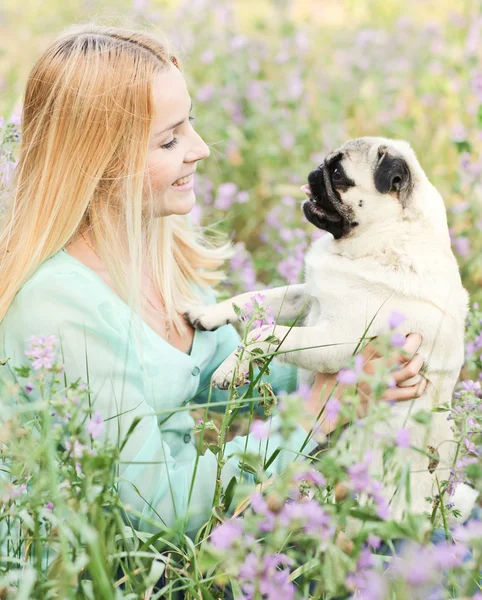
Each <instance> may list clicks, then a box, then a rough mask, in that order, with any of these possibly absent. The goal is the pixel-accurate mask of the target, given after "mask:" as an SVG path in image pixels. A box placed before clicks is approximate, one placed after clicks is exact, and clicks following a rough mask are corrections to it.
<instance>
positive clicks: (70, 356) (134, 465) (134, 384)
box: [0, 250, 316, 535]
mask: <svg viewBox="0 0 482 600" xmlns="http://www.w3.org/2000/svg"><path fill="white" fill-rule="evenodd" d="M207 302H208V303H213V302H215V298H214V294H212V293H210V294H209V299H208V301H207ZM130 317H131V310H130V309H129V307H128V306H127V304H126V303H125V302H124V301H123V300H122V299H121V298H120V297H119V296H118V295H117V294H116V293H115V292H114V291H113V290H111V288H110V287H109V286H108V285H107V284H106V283H105V282H104V281H103V279H102V278H101V277H99V276H98V275H97V274H96V273H95V272H94V271H93V270H92V269H89V268H88V267H86V266H85V265H84V264H83V263H82V262H80V261H79V260H78V259H76V258H74V257H73V256H71V255H70V254H68V253H67V252H66V251H65V250H60V251H59V252H57V253H56V254H54V255H53V256H52V257H50V258H49V259H48V260H46V261H44V263H43V264H42V265H41V266H40V267H39V268H38V269H37V270H36V272H35V273H34V274H33V275H32V277H30V279H29V280H28V281H27V282H26V283H25V284H24V285H23V286H22V288H21V289H20V290H19V291H18V293H17V295H16V296H15V298H14V300H13V302H12V304H11V305H10V307H9V309H8V311H7V313H6V315H5V317H4V319H3V320H2V322H1V323H0V344H1V345H0V351H1V354H0V356H2V357H10V361H8V362H7V364H6V365H5V366H4V367H0V373H1V379H4V380H10V381H13V382H15V381H16V378H15V375H14V373H13V371H12V369H11V367H10V365H12V366H17V367H19V366H21V365H29V364H30V363H29V360H28V358H27V357H26V356H25V354H24V351H25V349H26V348H27V347H28V345H29V339H30V336H32V335H37V336H40V335H46V336H48V335H52V334H55V335H57V336H58V337H59V339H60V342H61V345H62V348H63V353H64V356H63V358H62V354H60V349H59V355H58V360H59V361H61V362H63V363H64V365H65V374H66V376H67V378H68V381H69V382H70V381H75V380H76V379H77V378H78V377H81V378H82V381H84V382H87V370H86V355H87V361H88V370H89V382H90V388H91V390H92V394H91V398H92V400H93V408H94V410H97V411H99V412H100V414H101V415H102V417H103V418H104V420H105V419H108V418H109V417H113V416H114V415H120V416H117V417H115V418H113V419H111V420H110V421H107V422H106V428H105V432H104V434H103V436H102V437H101V438H100V439H101V440H102V439H106V438H108V439H110V440H111V441H112V442H113V443H114V444H116V443H117V442H118V440H122V439H123V438H124V437H125V434H126V433H127V431H128V430H129V427H130V425H131V423H132V421H133V420H134V419H135V418H136V417H137V416H140V415H145V416H143V418H142V419H141V421H140V423H139V424H138V425H137V427H136V429H135V430H134V433H133V435H131V437H130V439H129V441H128V443H127V444H126V445H125V447H124V449H123V450H122V453H121V464H120V470H119V475H120V479H119V494H120V497H121V499H122V500H123V502H124V503H125V504H126V505H130V506H132V507H134V508H135V509H136V510H137V511H138V512H139V513H141V514H142V517H140V518H138V519H137V518H135V517H134V518H132V519H131V521H132V522H133V524H134V526H135V527H136V528H137V529H139V530H141V531H154V530H155V527H153V525H152V524H151V523H149V521H148V520H147V519H149V520H154V521H155V522H157V523H159V525H160V526H162V525H164V526H167V527H169V526H172V525H173V524H174V522H175V521H176V519H178V518H183V519H184V518H186V520H187V527H186V531H187V533H188V534H190V535H192V534H193V533H195V531H196V530H198V529H199V527H200V526H201V525H202V524H203V523H204V522H205V521H206V520H207V519H208V518H209V515H210V510H211V503H212V499H213V493H214V487H215V477H216V468H217V464H216V457H215V455H214V454H213V453H212V452H211V451H210V450H207V451H206V452H205V454H204V455H202V456H201V457H200V458H199V461H198V465H197V469H196V477H195V483H194V487H193V491H192V494H191V499H190V502H189V504H188V496H189V490H190V485H191V479H192V475H193V472H194V466H195V461H196V454H197V451H196V446H195V441H197V440H194V436H193V435H192V428H193V425H194V420H193V418H192V416H191V415H190V414H189V410H184V411H179V412H177V413H171V414H170V415H169V414H166V411H169V410H171V409H175V408H178V407H180V406H181V405H186V404H189V402H190V400H191V399H193V400H192V401H193V402H197V403H201V402H207V401H208V392H209V382H210V378H211V375H212V373H213V372H214V370H215V369H216V368H217V367H218V366H219V365H220V364H221V363H222V362H223V360H224V359H225V358H226V357H227V356H228V355H229V354H230V353H231V352H232V351H234V350H235V349H236V347H237V345H238V344H239V342H240V339H239V336H238V333H237V332H236V330H235V328H234V327H233V326H231V325H225V326H223V327H221V328H219V329H218V330H217V331H213V332H209V331H196V332H195V335H194V339H193V344H192V347H191V351H190V353H189V354H186V353H184V352H182V351H180V350H178V349H177V348H174V347H173V346H172V345H170V344H169V343H168V342H166V341H165V340H164V339H163V338H162V337H161V336H159V335H158V334H157V333H156V332H155V331H154V330H153V329H152V328H151V327H149V326H148V325H147V323H145V322H144V321H142V323H141V328H142V340H141V345H142V354H143V360H141V356H140V353H139V352H138V346H137V345H136V344H135V343H134V340H133V338H132V336H133V328H132V325H131V318H130ZM59 347H60V345H59ZM271 367H272V368H271V369H270V371H271V373H270V376H269V381H270V382H271V383H272V385H273V388H274V389H275V391H277V392H279V391H281V390H286V391H288V392H289V391H293V389H294V388H295V386H296V370H295V369H294V368H293V367H291V366H287V365H282V364H280V363H276V364H275V363H274V362H273V363H272V365H271ZM265 379H266V378H265ZM227 398H228V392H227V391H223V390H217V389H213V393H212V395H211V402H217V401H219V400H227ZM223 410H224V408H223ZM161 411H162V412H163V414H156V413H159V412H161ZM271 423H272V425H271V430H274V433H272V434H271V435H270V437H269V439H268V440H263V441H262V442H260V441H259V440H256V439H254V438H253V437H252V436H249V439H248V443H247V450H248V451H250V452H256V453H261V454H262V455H263V456H267V457H269V456H270V455H271V454H272V452H273V451H274V450H275V449H276V448H277V447H278V446H283V448H284V449H283V450H282V451H280V453H279V454H278V456H277V458H276V460H275V461H273V463H272V464H271V465H270V467H269V472H270V473H278V472H280V471H281V470H282V469H283V468H284V467H285V466H286V465H287V464H288V463H289V462H290V461H292V460H293V459H294V458H295V457H296V456H297V455H296V454H295V453H293V452H292V451H291V450H294V451H299V450H300V448H301V446H302V444H303V442H304V440H305V438H306V436H307V432H306V430H305V429H303V428H302V427H298V428H297V430H296V431H295V432H294V433H293V434H292V436H291V438H290V440H289V441H288V442H285V441H283V439H282V438H281V436H280V434H279V433H277V432H276V429H277V425H278V423H279V416H276V415H275V416H273V418H272V421H271ZM245 443H246V438H245V437H241V436H239V437H236V438H234V439H233V440H232V441H230V442H228V443H227V444H226V452H225V456H228V455H229V454H231V453H232V452H235V451H240V452H243V451H244V449H245ZM266 446H267V448H266ZM315 447H316V442H314V441H313V440H310V441H309V442H308V444H307V445H306V446H305V448H304V450H303V453H305V454H308V453H309V452H311V451H312V450H313V449H314V448H315ZM239 460H240V459H239V456H234V457H232V458H231V459H229V460H228V461H227V463H226V465H225V466H224V469H223V473H222V482H223V485H224V487H226V486H227V484H228V483H229V481H230V480H231V478H232V477H233V475H234V476H237V477H238V478H239V476H240V470H239V467H238V463H239ZM243 478H244V479H245V480H248V481H252V475H250V474H248V473H245V472H243ZM136 489H137V490H138V491H136ZM159 517H160V518H161V519H162V521H159Z"/></svg>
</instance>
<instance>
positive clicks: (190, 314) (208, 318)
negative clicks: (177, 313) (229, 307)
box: [184, 304, 229, 331]
mask: <svg viewBox="0 0 482 600" xmlns="http://www.w3.org/2000/svg"><path fill="white" fill-rule="evenodd" d="M184 318H185V319H186V321H187V322H188V323H189V324H190V325H192V326H193V327H194V329H199V331H215V330H216V329H218V328H219V327H221V325H225V324H226V319H224V320H222V319H221V318H220V315H219V311H217V310H216V304H213V305H208V306H200V307H198V308H197V307H196V308H192V309H191V310H188V311H187V312H185V313H184ZM228 323H229V321H228Z"/></svg>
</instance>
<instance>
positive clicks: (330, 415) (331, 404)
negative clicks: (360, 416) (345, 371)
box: [325, 396, 341, 421]
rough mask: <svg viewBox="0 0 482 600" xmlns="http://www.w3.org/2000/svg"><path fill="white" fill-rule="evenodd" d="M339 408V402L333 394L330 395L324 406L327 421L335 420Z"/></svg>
mask: <svg viewBox="0 0 482 600" xmlns="http://www.w3.org/2000/svg"><path fill="white" fill-rule="evenodd" d="M340 410H341V404H340V402H339V401H338V400H337V399H336V398H335V397H334V396H331V397H330V399H329V400H328V402H327V403H326V406H325V416H326V418H327V419H328V421H336V420H337V419H338V415H339V414H340Z"/></svg>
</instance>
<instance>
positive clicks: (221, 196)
mask: <svg viewBox="0 0 482 600" xmlns="http://www.w3.org/2000/svg"><path fill="white" fill-rule="evenodd" d="M237 191H238V186H237V185H236V184H235V183H232V182H228V183H222V184H221V185H220V186H219V187H218V193H217V195H216V200H215V201H214V207H215V208H219V209H221V210H227V209H228V208H231V206H232V205H233V204H234V202H235V195H236V192H237Z"/></svg>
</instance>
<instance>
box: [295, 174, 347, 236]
mask: <svg viewBox="0 0 482 600" xmlns="http://www.w3.org/2000/svg"><path fill="white" fill-rule="evenodd" d="M300 189H301V190H302V191H303V192H304V193H305V194H306V195H307V196H308V198H309V208H308V210H309V211H310V213H312V214H313V213H314V214H315V215H316V216H317V217H319V218H322V219H326V220H327V221H331V222H333V223H336V222H338V223H340V222H341V221H343V216H342V215H341V214H340V213H339V211H338V210H337V208H336V206H334V205H333V204H331V203H330V202H329V201H328V200H326V199H322V198H319V197H318V196H317V195H315V194H313V192H312V190H311V186H310V184H309V183H305V185H302V186H301V188H300ZM305 204H306V203H305ZM303 206H304V205H303ZM310 220H311V219H310ZM313 224H314V225H317V223H313ZM317 226H318V225H317Z"/></svg>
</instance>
